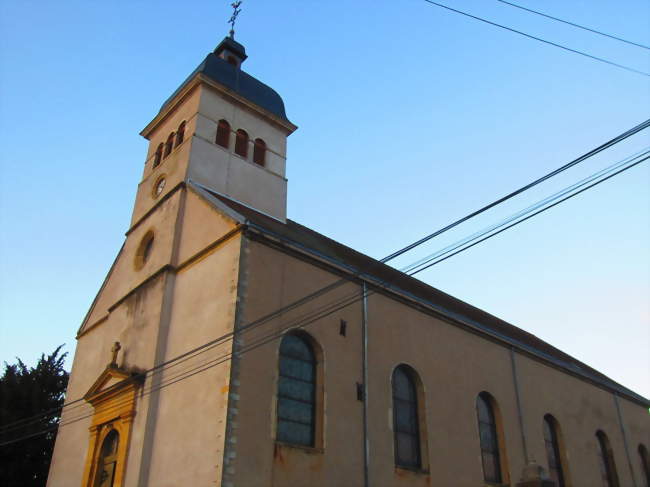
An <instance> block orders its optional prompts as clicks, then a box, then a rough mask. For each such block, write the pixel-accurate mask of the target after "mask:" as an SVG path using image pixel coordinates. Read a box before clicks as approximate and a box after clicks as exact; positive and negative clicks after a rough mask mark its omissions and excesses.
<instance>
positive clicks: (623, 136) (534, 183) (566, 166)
mask: <svg viewBox="0 0 650 487" xmlns="http://www.w3.org/2000/svg"><path fill="white" fill-rule="evenodd" d="M649 126H650V119H648V120H645V121H644V122H641V123H640V124H638V125H636V126H635V127H632V128H631V129H629V130H627V131H625V132H623V133H621V134H620V135H618V136H616V137H614V138H613V139H611V140H609V141H607V142H605V143H604V144H601V145H600V146H598V147H596V148H595V149H592V150H591V151H589V152H587V153H585V154H583V155H582V156H580V157H578V158H576V159H574V160H572V161H571V162H569V163H567V164H564V165H563V166H560V167H559V168H557V169H555V170H553V171H551V172H550V173H547V174H546V175H544V176H542V177H540V178H538V179H536V180H535V181H532V182H531V183H528V184H526V185H524V186H522V187H520V188H519V189H517V190H515V191H512V192H511V193H509V194H507V195H506V196H503V197H501V198H499V199H497V200H495V201H493V202H492V203H489V204H488V205H485V206H483V207H482V208H479V209H478V210H476V211H474V212H472V213H470V214H468V215H466V216H465V217H462V218H460V219H458V220H456V221H455V222H453V223H451V224H449V225H447V226H445V227H443V228H440V229H439V230H437V231H435V232H433V233H430V234H429V235H427V236H425V237H423V238H421V239H419V240H417V241H416V242H413V243H411V244H409V245H407V246H405V247H403V248H402V249H400V250H398V251H396V252H394V253H392V254H390V255H388V256H386V257H384V258H383V259H381V260H380V261H379V262H381V263H386V262H388V261H390V260H393V259H395V258H396V257H399V256H401V255H403V254H404V253H406V252H408V251H410V250H412V249H413V248H415V247H417V246H419V245H422V244H423V243H425V242H428V241H429V240H431V239H433V238H434V237H436V236H438V235H441V234H442V233H444V232H447V231H448V230H451V229H452V228H454V227H456V226H458V225H460V224H461V223H464V222H465V221H467V220H469V219H471V218H473V217H475V216H478V215H480V214H481V213H484V212H485V211H487V210H489V209H491V208H493V207H495V206H497V205H498V204H501V203H503V202H505V201H507V200H509V199H511V198H513V197H515V196H517V195H519V194H521V193H523V192H524V191H527V190H528V189H531V188H532V187H534V186H537V185H538V184H540V183H542V182H544V181H546V180H548V179H550V178H551V177H553V176H555V175H557V174H559V173H561V172H564V171H566V170H567V169H569V168H571V167H573V166H575V165H577V164H579V163H581V162H583V161H584V160H586V159H588V158H590V157H593V156H594V155H596V154H598V153H600V152H602V151H603V150H605V149H607V148H609V147H611V146H613V145H615V144H617V143H620V142H621V141H623V140H625V139H627V138H629V137H631V136H632V135H634V134H636V133H638V132H640V131H642V130H644V129H646V128H648V127H649ZM357 276H358V273H357V274H355V275H354V276H353V277H357ZM346 282H349V277H346V278H342V279H340V280H338V281H335V282H334V283H332V284H330V285H328V286H325V287H323V288H321V289H319V290H317V291H315V292H313V293H311V294H309V295H307V296H304V297H302V298H300V299H298V300H296V301H294V302H292V303H290V304H288V305H285V306H283V307H281V308H279V309H278V310H275V311H273V312H272V313H269V314H267V315H265V316H263V317H261V318H259V319H257V320H254V321H252V322H250V323H247V324H245V325H243V326H242V327H241V328H240V329H239V330H238V331H237V333H241V332H243V331H245V330H247V329H249V328H251V327H254V326H259V325H262V324H264V323H266V322H268V321H270V320H272V319H273V318H275V317H277V316H279V315H281V314H284V313H286V312H288V311H290V310H292V309H295V308H296V307H299V306H301V305H302V304H304V303H306V302H308V301H311V300H313V299H315V298H317V297H319V296H321V295H323V294H326V293H328V292H331V291H332V290H334V289H335V288H337V287H339V286H341V285H342V284H344V283H346ZM233 335H234V332H229V333H227V334H225V335H223V336H221V337H218V338H215V339H214V340H211V341H209V342H207V343H205V344H203V345H200V346H199V347H196V348H194V349H191V350H188V351H187V352H185V353H183V354H180V355H178V356H176V357H173V358H171V359H169V360H167V361H165V362H162V363H160V364H158V365H156V366H154V367H152V368H150V369H148V370H147V371H145V372H143V373H144V374H148V373H152V372H155V371H157V370H160V369H162V368H164V367H166V366H168V365H170V364H173V363H175V362H179V361H180V362H179V363H182V362H183V361H184V359H189V358H191V356H193V354H195V353H197V352H200V351H201V350H203V349H209V348H211V347H213V346H216V345H218V344H220V343H222V342H223V341H225V340H227V339H229V338H230V337H232V336H233ZM81 401H83V398H78V399H76V400H73V401H70V402H68V403H66V404H64V405H63V406H62V407H61V408H53V409H52V410H50V411H49V412H44V413H39V414H38V415H35V416H33V417H32V418H36V417H38V418H39V419H35V420H30V418H25V419H23V420H19V421H16V422H13V423H10V424H7V425H3V426H2V427H0V432H2V431H9V429H13V428H12V426H14V425H17V424H19V423H24V422H27V421H32V422H34V421H40V418H41V417H43V416H45V415H52V414H54V413H57V412H58V411H60V410H61V409H62V408H67V407H69V406H73V405H74V404H77V403H80V402H81Z"/></svg>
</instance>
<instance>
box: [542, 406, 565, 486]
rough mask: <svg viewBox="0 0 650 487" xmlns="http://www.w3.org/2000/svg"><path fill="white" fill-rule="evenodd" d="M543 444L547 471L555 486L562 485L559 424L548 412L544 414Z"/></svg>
mask: <svg viewBox="0 0 650 487" xmlns="http://www.w3.org/2000/svg"><path fill="white" fill-rule="evenodd" d="M543 428H544V445H545V446H546V458H548V472H549V476H550V477H551V480H552V481H553V482H555V486H556V487H564V485H565V482H564V477H565V475H564V468H563V466H562V460H563V458H562V457H563V455H562V452H561V450H560V440H559V435H560V431H559V429H560V428H559V425H558V423H557V421H556V420H555V418H554V417H553V416H551V415H550V414H547V415H546V416H544V425H543Z"/></svg>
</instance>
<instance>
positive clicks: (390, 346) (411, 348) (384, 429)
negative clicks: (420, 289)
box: [234, 241, 650, 487]
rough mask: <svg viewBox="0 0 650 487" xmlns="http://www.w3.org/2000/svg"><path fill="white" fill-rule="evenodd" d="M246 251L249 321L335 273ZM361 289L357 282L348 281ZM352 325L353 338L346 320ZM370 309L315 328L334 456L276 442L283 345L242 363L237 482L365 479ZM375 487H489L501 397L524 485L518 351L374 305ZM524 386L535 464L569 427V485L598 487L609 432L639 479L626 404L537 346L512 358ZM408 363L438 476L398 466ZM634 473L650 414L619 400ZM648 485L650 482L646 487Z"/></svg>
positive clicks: (514, 464) (255, 249) (399, 306)
mask: <svg viewBox="0 0 650 487" xmlns="http://www.w3.org/2000/svg"><path fill="white" fill-rule="evenodd" d="M249 250H250V251H249V252H248V253H247V261H246V265H245V267H246V273H245V275H246V276H247V277H246V279H247V285H246V292H245V294H244V295H243V296H242V308H243V310H244V311H243V314H244V316H246V322H250V321H251V320H255V319H256V318H258V317H260V316H263V315H265V314H266V313H268V312H270V311H272V310H275V309H277V308H279V307H280V306H283V305H286V304H288V303H290V302H292V301H293V300H295V299H298V298H300V297H303V296H305V295H306V294H308V293H309V292H310V291H312V290H315V289H317V288H320V287H322V286H324V285H326V284H329V283H331V282H333V281H335V280H336V279H337V277H336V276H335V275H334V274H332V273H330V272H327V271H325V270H323V269H321V268H318V267H315V266H313V265H311V264H308V263H306V262H304V261H302V260H300V259H297V258H296V257H293V256H289V255H287V254H285V253H282V252H280V251H278V250H275V249H272V248H270V247H268V246H266V245H263V244H261V243H258V242H255V241H253V242H250V244H249ZM345 289H346V290H347V291H348V292H350V291H351V290H354V289H356V290H357V292H359V287H358V286H355V285H353V284H350V283H348V284H346V285H345ZM343 292H344V289H343V288H340V289H339V290H338V291H337V292H334V293H331V294H328V295H326V297H323V298H319V299H318V300H315V301H313V302H312V303H310V304H308V305H306V306H304V307H301V308H300V313H298V312H297V311H294V312H291V313H288V314H285V315H283V316H281V317H280V318H276V319H274V320H273V321H272V322H271V323H269V324H267V325H264V326H262V327H259V329H258V330H256V331H254V332H250V333H248V334H247V335H246V336H245V337H244V346H246V344H248V343H254V340H255V337H256V336H257V335H258V334H259V335H260V336H261V335H265V334H268V333H271V332H280V331H281V330H282V329H283V328H285V327H287V326H290V325H291V324H292V323H293V322H295V320H294V319H293V318H295V316H296V315H298V314H304V313H307V312H309V311H310V310H312V311H313V310H315V309H316V308H318V307H320V306H322V305H323V304H325V303H329V302H332V301H335V300H336V296H337V295H338V296H340V295H341V293H343ZM340 319H345V320H347V322H348V334H347V337H342V336H340V335H339V320H340ZM360 327H361V308H360V303H358V302H357V303H355V304H353V305H352V306H350V307H348V308H346V309H344V310H341V311H337V312H335V313H334V314H332V315H330V316H328V317H325V318H323V319H320V320H318V321H317V322H315V323H312V324H309V325H307V326H306V328H305V331H307V332H308V333H309V334H310V335H311V336H312V337H313V338H314V339H315V340H316V342H317V343H318V344H319V345H320V347H322V350H323V355H324V372H325V373H324V378H323V380H324V390H325V394H324V416H323V418H322V421H323V425H324V438H325V441H324V443H323V448H322V450H318V449H316V450H310V449H304V448H295V447H290V446H286V445H284V446H278V445H276V444H275V441H274V436H275V433H274V427H275V395H276V392H277V390H276V388H277V376H278V371H277V363H278V347H279V340H274V341H272V342H270V343H268V344H266V345H264V346H261V347H260V348H257V349H255V350H251V351H250V352H247V353H245V354H244V355H243V356H242V358H241V363H240V366H239V370H240V374H239V381H240V386H239V406H238V408H239V415H240V416H239V419H238V421H237V429H236V437H237V442H236V448H235V450H236V454H237V457H236V462H235V465H234V479H235V482H234V485H245V486H249V485H250V486H253V485H278V486H279V485H287V486H288V485H328V486H329V485H340V486H349V485H362V483H363V477H362V475H363V457H362V455H363V449H362V448H363V445H362V429H361V428H362V403H361V402H359V401H357V399H356V391H355V382H361V347H362V343H361V335H360ZM368 329H369V335H368V353H369V381H368V387H369V391H368V407H369V441H370V465H369V468H370V485H372V486H386V487H388V486H391V487H392V486H401V485H404V486H406V485H409V486H413V485H432V486H438V485H439V486H477V485H482V480H483V473H482V466H481V457H480V449H479V439H478V426H477V419H476V406H475V405H476V397H477V395H478V394H479V393H480V392H481V391H487V392H489V393H490V394H491V395H492V396H493V397H494V399H495V400H496V401H497V404H498V408H499V410H500V415H501V418H502V423H503V430H504V440H505V442H504V449H505V452H506V457H507V465H508V468H507V473H506V475H507V476H509V479H510V483H511V484H512V485H514V484H515V483H516V482H517V481H518V480H519V479H520V475H521V471H522V469H523V467H524V465H525V458H524V453H523V441H524V440H523V439H522V431H521V429H520V426H519V419H518V410H517V399H516V392H515V386H514V379H513V369H512V359H511V351H510V348H509V347H508V346H505V345H504V344H502V343H498V342H496V341H493V340H490V339H487V338H486V337H484V336H481V335H479V334H477V333H472V332H469V331H468V329H466V328H463V327H461V326H457V325H453V324H451V323H449V322H447V321H445V320H443V319H441V318H438V317H435V316H433V315H432V314H429V313H425V312H423V311H421V310H418V309H415V308H414V307H412V306H408V305H406V304H404V303H403V302H398V301H396V300H394V299H392V298H391V297H389V296H387V295H383V294H373V295H371V296H370V297H369V298H368ZM514 360H515V366H516V370H517V376H518V380H519V392H520V398H521V407H522V415H523V416H522V418H523V425H524V436H525V441H526V445H527V449H528V452H529V456H530V457H533V458H535V459H536V460H537V462H538V463H540V464H541V465H543V466H544V467H545V468H547V467H548V465H547V458H546V453H545V450H544V441H543V435H542V420H543V417H544V415H545V414H552V415H553V416H554V417H555V418H556V420H557V421H558V422H559V425H560V428H561V433H562V436H563V438H564V441H565V444H566V455H567V457H568V477H569V478H568V480H569V481H570V483H569V484H568V485H572V486H584V487H590V486H593V485H599V482H600V478H599V473H598V463H597V461H598V460H597V452H598V450H597V448H598V445H597V441H596V437H595V433H596V431H597V430H598V429H602V430H603V431H605V432H606V433H607V435H608V437H609V440H610V443H611V445H612V448H613V450H614V455H615V461H616V467H617V471H618V476H619V479H620V483H621V485H622V486H627V485H633V483H632V477H631V473H630V468H629V464H628V460H627V457H626V452H625V446H624V442H623V436H622V433H621V426H620V423H619V421H618V416H617V411H616V405H615V400H614V396H613V394H612V393H611V392H609V391H607V390H604V389H602V388H600V387H597V386H595V385H594V384H592V383H590V382H587V381H585V380H583V379H580V378H578V377H576V376H574V375H570V374H568V373H566V372H564V371H562V370H560V369H558V368H556V367H553V366H550V365H549V364H547V363H544V362H542V361H540V359H537V358H533V357H531V356H529V355H528V354H526V353H525V352H521V351H515V352H514ZM400 363H406V364H408V365H410V366H411V367H413V368H414V369H415V370H416V371H417V372H418V374H419V376H420V379H421V380H422V386H423V389H424V396H425V407H424V411H421V412H420V413H421V414H424V415H425V418H426V430H427V431H426V438H427V443H428V452H429V454H428V459H427V460H426V461H425V464H426V463H428V472H421V473H418V472H412V471H407V470H403V469H396V468H395V467H394V452H393V432H392V410H391V408H392V398H391V386H390V380H391V374H392V371H393V369H394V367H395V366H397V365H398V364H400ZM619 401H620V407H621V415H622V418H623V421H624V425H625V428H626V434H627V436H628V442H629V448H630V454H631V456H632V464H633V469H634V470H635V475H636V477H637V482H640V479H641V477H640V475H641V473H640V464H639V459H638V453H637V450H636V449H637V448H638V444H639V443H641V442H643V443H645V444H646V445H647V443H648V437H650V421H649V420H650V416H648V413H647V411H646V410H645V408H644V407H643V406H641V405H639V404H637V403H633V402H631V401H629V400H627V399H623V398H621V399H619ZM638 485H642V484H641V483H639V484H638Z"/></svg>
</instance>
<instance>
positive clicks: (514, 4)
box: [497, 0, 650, 50]
mask: <svg viewBox="0 0 650 487" xmlns="http://www.w3.org/2000/svg"><path fill="white" fill-rule="evenodd" d="M497 2H501V3H505V4H506V5H510V6H511V7H515V8H519V9H521V10H525V11H526V12H530V13H533V14H536V15H541V16H542V17H546V18H547V19H552V20H556V21H557V22H562V23H563V24H567V25H571V26H573V27H577V28H578V29H582V30H586V31H589V32H593V33H594V34H598V35H601V36H605V37H609V38H610V39H615V40H617V41H621V42H625V43H626V44H631V45H633V46H637V47H642V48H643V49H648V50H650V47H648V46H646V45H643V44H639V43H638V42H633V41H628V40H626V39H623V38H621V37H617V36H615V35H611V34H606V33H605V32H601V31H599V30H596V29H592V28H590V27H585V26H584V25H580V24H576V23H575V22H569V21H568V20H563V19H559V18H557V17H553V16H552V15H548V14H545V13H543V12H538V11H537V10H533V9H532V8H527V7H523V6H521V5H517V4H516V3H512V2H506V0H497Z"/></svg>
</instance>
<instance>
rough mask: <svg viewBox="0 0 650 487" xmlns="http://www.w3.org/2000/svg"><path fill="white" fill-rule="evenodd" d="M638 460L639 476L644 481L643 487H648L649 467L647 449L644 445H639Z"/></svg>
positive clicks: (649, 486)
mask: <svg viewBox="0 0 650 487" xmlns="http://www.w3.org/2000/svg"><path fill="white" fill-rule="evenodd" d="M639 459H640V460H641V476H642V477H643V480H644V481H645V487H650V465H648V449H647V448H646V447H645V445H643V444H641V445H639Z"/></svg>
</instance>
